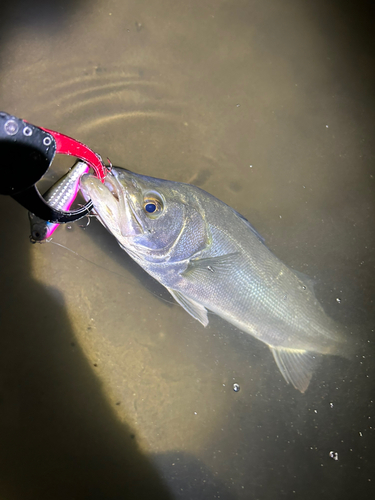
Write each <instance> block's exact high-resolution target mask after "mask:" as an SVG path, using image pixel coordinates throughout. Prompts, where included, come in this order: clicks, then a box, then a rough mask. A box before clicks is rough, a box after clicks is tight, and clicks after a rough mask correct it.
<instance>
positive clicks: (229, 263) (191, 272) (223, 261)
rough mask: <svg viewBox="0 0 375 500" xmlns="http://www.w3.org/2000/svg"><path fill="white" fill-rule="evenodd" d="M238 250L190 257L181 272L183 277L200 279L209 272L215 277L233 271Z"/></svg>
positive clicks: (226, 274) (221, 276) (223, 275)
mask: <svg viewBox="0 0 375 500" xmlns="http://www.w3.org/2000/svg"><path fill="white" fill-rule="evenodd" d="M239 255H240V253H239V252H232V253H227V254H224V255H218V256H216V257H202V258H200V257H198V258H196V259H191V260H190V261H189V263H188V265H187V268H186V269H185V271H184V272H183V273H182V274H181V275H182V276H183V277H184V278H188V279H190V280H193V279H194V278H197V279H198V278H199V279H202V277H203V276H204V275H206V276H209V275H210V273H212V274H213V275H215V273H216V275H215V276H217V277H220V278H223V277H225V276H229V275H230V274H232V273H233V268H234V266H235V260H236V257H238V256H239Z"/></svg>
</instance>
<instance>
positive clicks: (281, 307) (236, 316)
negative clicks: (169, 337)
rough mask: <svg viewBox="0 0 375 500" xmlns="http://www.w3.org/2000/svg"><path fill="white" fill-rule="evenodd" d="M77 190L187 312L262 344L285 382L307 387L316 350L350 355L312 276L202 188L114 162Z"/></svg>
mask: <svg viewBox="0 0 375 500" xmlns="http://www.w3.org/2000/svg"><path fill="white" fill-rule="evenodd" d="M80 186H81V191H82V193H83V196H84V198H85V199H86V200H88V199H91V200H92V203H93V206H94V209H95V213H96V216H97V218H98V219H99V221H100V222H101V223H102V224H103V225H104V227H105V228H106V229H107V230H108V231H109V232H110V233H111V234H112V235H113V236H114V237H115V238H116V240H117V242H118V243H119V245H120V247H121V248H122V249H123V250H125V252H127V253H128V254H129V256H130V257H131V258H132V259H134V261H135V262H137V263H138V264H139V265H140V266H141V267H142V268H143V269H144V270H145V271H146V272H147V273H149V274H150V275H151V276H152V277H154V278H155V279H156V280H157V281H158V282H159V283H161V284H162V285H164V286H165V287H166V288H167V290H168V291H169V293H170V294H171V295H172V297H173V298H174V299H175V300H176V302H178V303H179V304H180V305H181V306H182V307H183V308H184V309H185V310H186V311H187V312H188V313H189V314H191V316H193V318H195V319H196V320H198V321H199V322H200V323H201V324H202V325H203V326H207V325H208V322H209V319H208V315H207V313H208V311H210V312H212V313H214V314H216V315H218V316H220V317H221V318H223V319H224V320H226V321H228V322H229V323H231V324H232V325H234V326H235V327H237V328H238V329H240V330H241V331H243V332H246V333H248V334H250V335H252V336H253V337H255V338H256V339H258V340H260V341H261V342H263V343H264V344H266V345H268V346H269V348H270V350H271V352H272V354H273V357H274V360H275V362H276V364H277V366H278V368H279V370H280V372H281V374H282V376H283V377H284V379H285V381H286V382H287V383H290V384H292V385H293V386H294V387H295V388H296V389H298V390H299V391H300V392H301V393H304V392H305V391H306V389H307V388H308V386H309V384H310V381H311V378H312V375H313V373H314V371H315V369H316V367H317V366H318V362H319V360H320V359H321V358H322V355H335V356H342V357H345V358H350V357H351V350H350V346H349V341H348V338H347V336H346V335H344V333H343V330H342V328H340V327H339V326H338V325H337V324H336V323H335V322H334V321H333V320H332V319H331V318H330V317H328V315H327V314H326V313H325V311H324V309H323V307H322V305H321V304H320V303H319V302H318V300H317V298H316V296H315V293H314V289H313V283H312V280H311V279H309V278H308V277H307V276H305V275H303V274H301V273H298V272H297V271H294V270H292V269H291V268H289V267H288V266H287V265H286V264H284V263H283V262H282V261H281V260H280V259H279V258H278V257H277V256H276V255H274V254H273V253H272V252H271V251H270V250H269V248H268V247H267V246H266V244H265V241H264V239H263V238H262V237H261V236H260V234H259V233H258V232H257V231H256V230H255V229H254V227H253V226H252V225H251V224H250V222H249V221H248V220H247V219H246V218H245V217H243V216H242V215H241V214H239V213H238V212H237V211H236V210H234V209H233V208H231V207H230V206H228V205H227V204H225V203H224V202H222V201H220V200H219V199H217V198H216V197H214V196H213V195H211V194H209V193H208V192H206V191H204V190H202V189H200V188H198V187H196V186H193V185H190V184H184V183H180V182H174V181H169V180H164V179H158V178H153V177H148V176H145V175H141V174H137V173H134V172H131V171H129V170H127V169H123V168H120V167H113V168H112V171H111V173H109V174H108V175H107V177H106V179H105V182H104V184H102V183H101V182H100V180H98V179H97V178H96V177H94V176H92V175H83V176H82V178H81V181H80Z"/></svg>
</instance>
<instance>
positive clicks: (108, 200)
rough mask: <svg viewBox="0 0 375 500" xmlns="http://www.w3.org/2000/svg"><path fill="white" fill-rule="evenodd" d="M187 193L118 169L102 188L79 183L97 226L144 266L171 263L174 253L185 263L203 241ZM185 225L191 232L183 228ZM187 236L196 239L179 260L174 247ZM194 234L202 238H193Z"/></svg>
mask: <svg viewBox="0 0 375 500" xmlns="http://www.w3.org/2000/svg"><path fill="white" fill-rule="evenodd" d="M192 188H194V187H193V186H189V185H187V184H182V183H176V182H172V181H166V180H163V179H156V178H153V177H148V176H144V175H139V174H135V173H133V172H131V171H129V170H126V169H123V168H119V167H113V168H112V171H111V173H109V174H108V175H107V177H106V179H105V182H104V184H102V183H101V182H100V180H99V179H98V178H96V177H95V176H92V175H83V176H82V178H81V190H82V193H83V195H84V197H85V199H86V200H88V199H91V201H92V203H93V205H94V209H95V212H96V214H97V217H98V218H99V220H100V221H101V222H102V224H103V225H104V226H105V227H106V228H107V229H108V231H109V232H110V233H112V234H113V235H114V236H115V238H116V239H117V240H118V242H119V243H120V245H121V246H122V247H124V249H125V250H127V251H129V253H133V254H134V253H135V254H136V255H137V256H138V257H140V256H143V257H144V258H147V260H160V259H165V258H168V259H171V258H173V254H175V256H176V255H177V254H176V251H177V250H178V252H177V253H178V255H179V256H178V258H179V259H181V258H189V257H190V255H191V253H194V252H195V251H197V243H198V239H200V240H203V239H204V238H205V234H206V231H205V224H204V221H203V219H202V217H201V216H200V215H198V218H199V220H200V222H201V223H200V224H199V223H198V224H197V213H198V207H197V206H196V205H195V203H194V200H193V198H194V197H192V196H191V192H190V190H191V189H192ZM189 189H190V190H189ZM194 189H197V188H194ZM190 220H194V222H195V223H194V227H192V226H191V224H187V221H190ZM198 226H199V227H198ZM189 231H194V233H195V238H191V241H192V243H191V245H190V247H186V252H185V254H186V255H181V248H180V246H181V245H178V242H179V241H180V240H181V237H182V235H183V234H185V237H186V235H187V233H188V232H189ZM197 233H199V234H201V236H202V237H201V238H197ZM198 246H200V243H198ZM198 250H199V248H198Z"/></svg>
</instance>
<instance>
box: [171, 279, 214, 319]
mask: <svg viewBox="0 0 375 500" xmlns="http://www.w3.org/2000/svg"><path fill="white" fill-rule="evenodd" d="M168 292H169V293H170V294H171V295H172V297H173V298H174V300H175V301H176V302H178V303H179V304H180V306H181V307H183V308H184V309H185V311H187V312H188V313H189V314H190V315H191V316H193V318H195V319H197V320H198V321H200V322H201V323H202V325H203V326H207V325H208V317H207V309H206V308H205V307H204V306H202V305H201V304H198V302H195V300H192V299H190V298H189V297H186V295H184V294H183V293H181V292H177V291H176V290H171V289H170V288H168Z"/></svg>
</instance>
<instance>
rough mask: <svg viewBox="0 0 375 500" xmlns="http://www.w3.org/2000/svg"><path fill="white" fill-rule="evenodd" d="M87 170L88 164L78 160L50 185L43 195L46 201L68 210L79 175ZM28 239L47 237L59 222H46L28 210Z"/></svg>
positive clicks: (59, 208) (76, 189)
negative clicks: (29, 232)
mask: <svg viewBox="0 0 375 500" xmlns="http://www.w3.org/2000/svg"><path fill="white" fill-rule="evenodd" d="M88 171H89V166H88V165H87V164H86V163H84V162H83V161H80V160H78V161H77V162H76V163H75V164H74V165H73V167H72V168H71V169H70V170H69V171H68V172H67V173H66V174H65V175H64V176H63V177H61V178H60V179H59V180H58V181H57V182H55V184H53V186H51V187H50V188H49V189H48V190H47V191H46V192H45V193H44V195H43V197H44V199H45V200H46V202H47V203H48V204H49V205H50V206H51V207H52V208H55V209H56V210H69V208H70V207H71V205H72V203H73V201H74V199H75V197H76V196H77V192H78V189H79V180H80V178H81V176H82V175H83V174H85V173H87V172H88ZM29 221H30V230H31V235H30V239H31V241H32V242H37V241H39V242H40V241H43V240H45V239H47V238H49V237H50V236H51V235H52V233H53V232H54V231H55V230H56V228H57V227H58V226H59V224H56V223H53V222H48V221H45V220H43V219H41V218H40V217H37V216H36V215H34V214H33V213H31V212H29Z"/></svg>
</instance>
